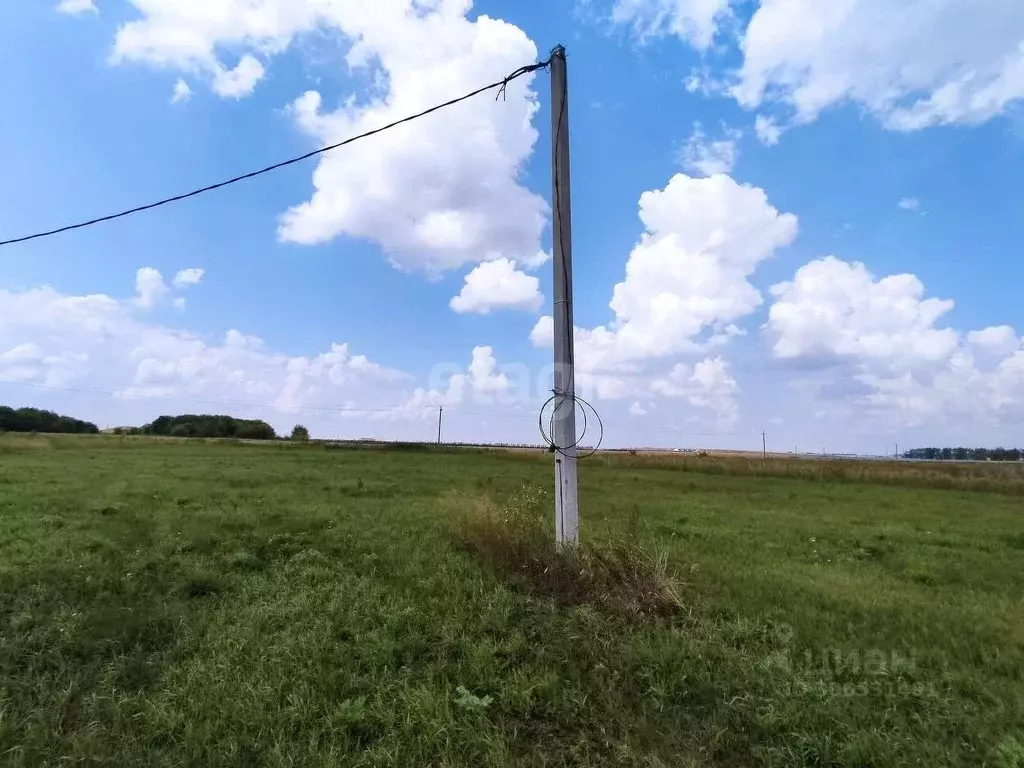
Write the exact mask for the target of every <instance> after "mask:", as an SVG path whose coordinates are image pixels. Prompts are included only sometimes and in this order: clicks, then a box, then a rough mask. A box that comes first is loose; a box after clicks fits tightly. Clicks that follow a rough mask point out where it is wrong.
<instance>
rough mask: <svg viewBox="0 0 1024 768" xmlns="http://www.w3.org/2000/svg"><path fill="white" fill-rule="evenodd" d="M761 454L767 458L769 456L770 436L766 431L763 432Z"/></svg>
mask: <svg viewBox="0 0 1024 768" xmlns="http://www.w3.org/2000/svg"><path fill="white" fill-rule="evenodd" d="M761 455H762V456H764V458H766V459H767V458H768V438H767V437H766V436H765V434H764V432H762V433H761Z"/></svg>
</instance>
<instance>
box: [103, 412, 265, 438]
mask: <svg viewBox="0 0 1024 768" xmlns="http://www.w3.org/2000/svg"><path fill="white" fill-rule="evenodd" d="M114 434H115V435H164V436H167V437H238V438H241V439H243V440H274V439H276V438H277V434H276V433H275V432H274V428H273V427H272V426H270V425H269V424H267V422H265V421H262V420H259V419H236V418H235V417H234V416H219V415H209V414H198V415H197V414H191V413H189V414H184V415H181V416H161V417H160V418H158V419H155V420H154V421H152V422H151V423H149V424H144V425H143V426H141V427H115V428H114Z"/></svg>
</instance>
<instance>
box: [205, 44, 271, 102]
mask: <svg viewBox="0 0 1024 768" xmlns="http://www.w3.org/2000/svg"><path fill="white" fill-rule="evenodd" d="M263 74H264V69H263V65H262V64H260V61H259V59H257V58H256V57H255V56H252V55H251V54H246V55H245V56H243V57H242V58H241V59H240V60H239V62H238V64H236V65H235V67H234V68H233V69H217V70H216V73H215V75H214V78H213V92H214V93H216V94H217V95H218V96H224V97H226V98H232V99H240V98H242V97H243V96H248V95H249V94H250V93H252V92H253V89H255V88H256V84H257V83H258V82H259V81H260V80H262V79H263Z"/></svg>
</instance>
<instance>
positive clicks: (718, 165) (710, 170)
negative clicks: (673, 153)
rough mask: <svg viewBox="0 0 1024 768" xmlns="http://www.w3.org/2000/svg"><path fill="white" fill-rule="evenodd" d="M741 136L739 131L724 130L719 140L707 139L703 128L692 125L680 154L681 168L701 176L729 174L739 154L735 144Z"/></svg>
mask: <svg viewBox="0 0 1024 768" xmlns="http://www.w3.org/2000/svg"><path fill="white" fill-rule="evenodd" d="M742 136H743V133H742V132H741V131H738V130H735V129H726V130H725V133H724V135H723V136H722V137H721V138H718V139H709V138H708V136H707V134H706V133H704V129H703V126H701V124H700V123H694V124H693V133H692V134H691V135H690V138H688V139H687V140H686V142H685V143H684V144H683V147H682V150H681V153H680V154H681V158H680V159H681V160H682V162H683V167H684V168H686V169H687V170H688V171H691V172H695V173H699V174H700V175H702V176H713V175H715V174H716V173H724V174H728V173H731V172H732V169H733V166H734V165H736V158H737V156H738V154H739V149H738V148H737V146H736V144H737V142H738V141H739V140H740V139H741V138H742Z"/></svg>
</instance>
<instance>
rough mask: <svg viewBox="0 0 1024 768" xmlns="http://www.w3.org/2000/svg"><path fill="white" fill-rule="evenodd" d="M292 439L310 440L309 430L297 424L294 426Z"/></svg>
mask: <svg viewBox="0 0 1024 768" xmlns="http://www.w3.org/2000/svg"><path fill="white" fill-rule="evenodd" d="M292 440H299V441H302V442H305V441H306V440H309V430H308V429H306V428H305V427H304V426H302V425H301V424H296V425H295V426H294V427H292Z"/></svg>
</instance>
